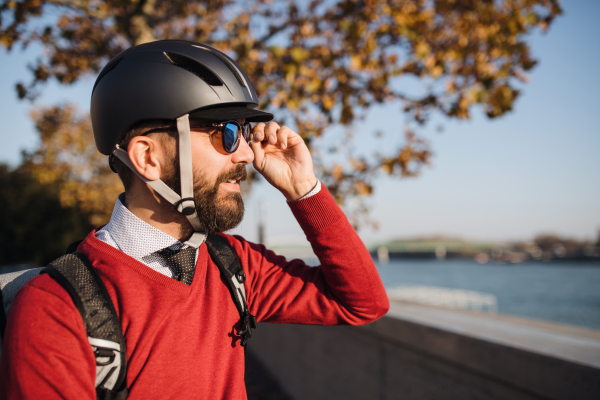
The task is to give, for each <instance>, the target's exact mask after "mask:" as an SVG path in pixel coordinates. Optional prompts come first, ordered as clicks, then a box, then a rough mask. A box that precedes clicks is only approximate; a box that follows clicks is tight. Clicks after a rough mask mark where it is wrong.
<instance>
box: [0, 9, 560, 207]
mask: <svg viewBox="0 0 600 400" xmlns="http://www.w3.org/2000/svg"><path fill="white" fill-rule="evenodd" d="M560 13H561V8H560V6H559V4H558V0H500V1H495V0H387V1H384V0H339V1H337V2H319V1H312V2H310V3H305V2H301V1H295V0H272V1H268V0H263V1H261V0H249V1H243V2H241V1H234V0H207V1H193V0H172V1H167V0H105V1H101V0H46V1H42V0H0V18H1V19H0V43H2V45H3V46H4V47H5V48H6V49H7V50H11V49H12V48H13V47H14V46H16V45H17V44H21V45H22V46H24V47H26V46H28V45H30V44H31V43H39V44H41V45H42V46H43V48H44V51H45V53H44V55H43V56H42V57H40V58H39V59H38V60H37V61H36V63H34V64H33V65H31V66H30V69H31V71H32V73H33V77H32V80H31V81H30V82H28V83H18V84H17V92H18V95H19V97H20V98H28V99H34V98H35V96H36V94H37V93H38V91H39V90H40V88H41V87H42V84H43V83H44V82H47V81H48V80H50V79H55V80H57V81H58V82H60V83H62V84H71V83H73V82H76V81H77V80H78V79H80V78H81V77H83V76H86V75H93V74H96V73H98V71H99V70H100V69H101V68H102V66H103V65H104V64H105V63H106V62H107V61H108V60H109V59H110V58H112V57H114V56H115V55H117V54H118V53H119V52H120V51H122V50H124V49H126V48H127V47H129V46H131V45H134V44H140V43H144V42H148V41H152V40H156V39H168V38H180V39H188V40H193V41H197V42H202V43H206V44H209V45H212V46H214V47H216V48H218V49H220V50H222V51H224V52H226V53H228V54H230V55H231V56H232V57H233V58H234V59H236V60H237V61H238V62H239V64H240V65H241V66H242V67H243V68H244V70H245V71H246V72H247V73H248V75H249V76H250V78H251V80H252V81H253V83H254V85H255V87H256V90H257V93H258V95H259V99H260V102H261V104H260V107H261V108H263V109H269V110H271V111H272V112H274V113H275V115H276V118H277V120H279V121H281V120H284V121H286V122H287V123H290V124H292V125H293V126H295V127H296V128H297V129H298V131H299V132H300V133H301V135H302V136H303V137H304V139H305V140H306V141H307V143H308V144H309V146H310V147H311V150H313V151H315V154H317V155H321V157H317V164H316V166H317V168H318V169H319V171H320V177H321V178H322V180H323V181H324V183H325V184H326V185H327V186H328V188H330V190H331V191H332V193H333V194H334V196H335V197H336V199H337V200H338V201H339V202H343V201H344V200H348V199H351V198H356V197H361V196H365V195H369V194H371V193H372V191H373V187H372V182H373V178H374V177H375V176H377V174H379V173H382V172H383V173H386V174H389V175H392V176H397V177H407V176H415V175H417V174H418V173H419V171H420V170H421V168H422V167H423V165H426V164H427V163H428V161H429V159H430V157H431V152H430V149H429V146H428V144H427V143H426V142H424V141H423V140H421V139H419V138H418V136H416V134H415V132H414V131H415V127H416V126H419V125H422V124H424V123H426V122H427V121H428V119H429V118H430V116H431V115H432V114H433V113H436V112H437V113H441V114H443V115H445V116H447V117H449V118H458V119H465V118H469V116H470V115H471V113H472V112H473V110H474V108H475V106H480V108H481V109H482V110H483V112H485V114H486V115H487V116H488V117H490V118H495V117H498V116H501V115H503V114H505V113H506V112H508V111H510V110H511V109H512V106H513V104H514V101H515V99H516V98H517V96H518V95H519V90H518V87H519V84H520V83H521V82H525V81H526V80H527V72H528V71H529V70H531V69H532V68H533V67H534V66H535V65H536V60H534V59H533V58H532V57H531V55H530V52H529V46H528V44H527V42H526V39H527V36H528V34H530V33H531V32H532V30H534V29H535V28H540V29H542V30H546V29H547V28H548V27H549V25H550V24H551V23H552V21H553V19H554V18H555V17H556V16H557V15H559V14H560ZM34 22H36V23H34ZM404 77H416V78H417V79H418V82H420V84H421V86H422V90H421V91H420V94H419V95H414V94H411V93H408V92H406V91H403V90H400V89H398V81H399V79H401V78H404ZM387 102H395V103H396V104H398V107H399V109H400V110H402V112H404V114H405V116H406V119H405V121H406V123H405V127H404V129H402V130H401V131H400V132H398V133H400V134H402V131H404V134H405V143H404V144H403V145H401V146H399V147H398V148H391V149H390V148H388V149H385V152H382V153H380V154H376V155H372V156H365V155H364V154H360V153H355V152H354V151H353V150H351V147H345V148H342V149H341V150H340V149H337V150H338V151H339V152H343V157H337V158H336V157H327V156H324V155H327V154H326V153H328V152H329V150H331V149H323V148H319V144H318V141H316V140H315V139H318V138H320V137H321V136H323V135H324V134H326V135H332V134H333V133H329V132H331V131H330V130H329V131H328V130H327V128H328V127H330V126H332V125H341V126H343V127H346V128H347V132H349V133H347V134H346V137H344V138H340V142H344V141H347V140H351V138H352V134H351V133H352V132H351V128H352V126H353V124H354V123H355V122H356V121H358V120H360V119H361V118H363V117H364V116H365V115H366V113H367V112H368V110H369V109H370V107H371V106H373V105H375V104H381V103H387ZM52 110H53V109H48V110H46V111H51V112H56V110H54V111H52ZM40 112H41V113H43V112H45V111H44V110H42V111H40ZM399 114H400V113H399ZM36 115H38V117H39V118H41V119H44V118H45V117H43V116H42V114H36ZM399 119H400V117H399ZM77 129H80V128H77ZM341 134H342V135H343V133H341ZM46 145H50V143H49V142H47V143H44V142H42V148H40V149H39V151H38V153H37V156H38V158H37V160H38V161H36V163H33V164H31V165H38V164H39V165H42V166H44V168H46V167H47V166H48V165H50V164H51V163H50V164H48V163H46V161H45V159H44V157H45V156H44V154H45V151H44V147H43V146H46ZM104 172H105V171H104V170H100V169H97V170H94V171H93V173H104ZM92 176H93V177H94V179H96V175H88V178H91V177H92ZM108 204H110V202H109V203H108ZM108 204H107V205H106V206H107V207H108V206H109V205H108Z"/></svg>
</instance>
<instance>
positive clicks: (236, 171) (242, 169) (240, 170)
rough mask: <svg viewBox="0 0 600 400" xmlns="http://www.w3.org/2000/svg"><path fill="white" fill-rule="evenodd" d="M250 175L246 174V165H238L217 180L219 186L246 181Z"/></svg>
mask: <svg viewBox="0 0 600 400" xmlns="http://www.w3.org/2000/svg"><path fill="white" fill-rule="evenodd" d="M247 176H248V174H247V173H246V166H245V165H237V166H236V167H235V168H233V169H232V170H231V171H228V172H225V173H223V174H221V175H219V177H218V178H217V185H218V184H219V183H223V182H227V181H231V180H240V181H245V180H246V178H247Z"/></svg>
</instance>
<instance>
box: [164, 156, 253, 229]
mask: <svg viewBox="0 0 600 400" xmlns="http://www.w3.org/2000/svg"><path fill="white" fill-rule="evenodd" d="M171 165H174V166H175V168H173V169H172V170H171V171H169V172H168V173H167V176H165V177H164V178H163V179H162V180H163V181H164V182H165V184H167V186H169V187H170V188H171V189H173V190H174V191H175V192H176V193H177V194H179V195H180V196H181V183H180V182H181V180H180V175H179V163H178V162H174V163H173V164H171ZM234 179H235V180H240V181H244V180H246V167H245V166H244V165H237V166H236V167H235V168H233V169H232V170H231V171H228V172H225V173H222V174H221V175H219V176H218V177H217V181H216V182H215V184H214V185H211V184H210V182H207V181H206V180H203V179H202V178H198V180H197V181H196V182H194V202H195V203H196V214H198V219H199V220H200V224H202V227H203V228H204V231H205V232H206V233H217V232H226V231H228V230H230V229H233V228H235V227H236V226H238V225H239V223H240V222H242V219H243V218H244V201H243V200H242V194H241V193H240V192H232V191H227V192H226V193H224V194H223V193H221V195H219V186H220V185H221V183H223V182H227V181H230V180H234Z"/></svg>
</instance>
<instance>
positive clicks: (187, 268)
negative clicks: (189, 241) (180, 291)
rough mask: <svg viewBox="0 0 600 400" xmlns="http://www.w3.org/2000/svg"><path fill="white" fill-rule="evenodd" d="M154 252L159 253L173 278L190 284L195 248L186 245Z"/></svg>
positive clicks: (194, 261) (194, 260)
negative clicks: (183, 247) (185, 246)
mask: <svg viewBox="0 0 600 400" xmlns="http://www.w3.org/2000/svg"><path fill="white" fill-rule="evenodd" d="M156 253H158V254H160V255H161V256H162V257H163V258H164V259H165V260H166V261H167V263H168V264H169V266H170V267H171V269H172V270H173V279H177V280H178V281H179V282H183V283H185V284H186V285H188V286H189V285H190V284H191V283H192V280H193V279H194V271H195V270H196V249H195V248H193V247H187V248H185V249H183V250H172V249H170V248H168V247H167V248H166V249H162V250H160V251H157V252H156Z"/></svg>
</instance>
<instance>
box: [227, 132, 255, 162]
mask: <svg viewBox="0 0 600 400" xmlns="http://www.w3.org/2000/svg"><path fill="white" fill-rule="evenodd" d="M232 156H233V157H232V159H231V161H232V162H234V163H236V164H250V163H251V162H252V161H254V152H253V151H252V149H251V148H250V145H249V144H248V142H246V140H245V139H244V138H241V139H240V145H239V146H238V149H237V150H236V151H235V152H234V153H233V154H232Z"/></svg>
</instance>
